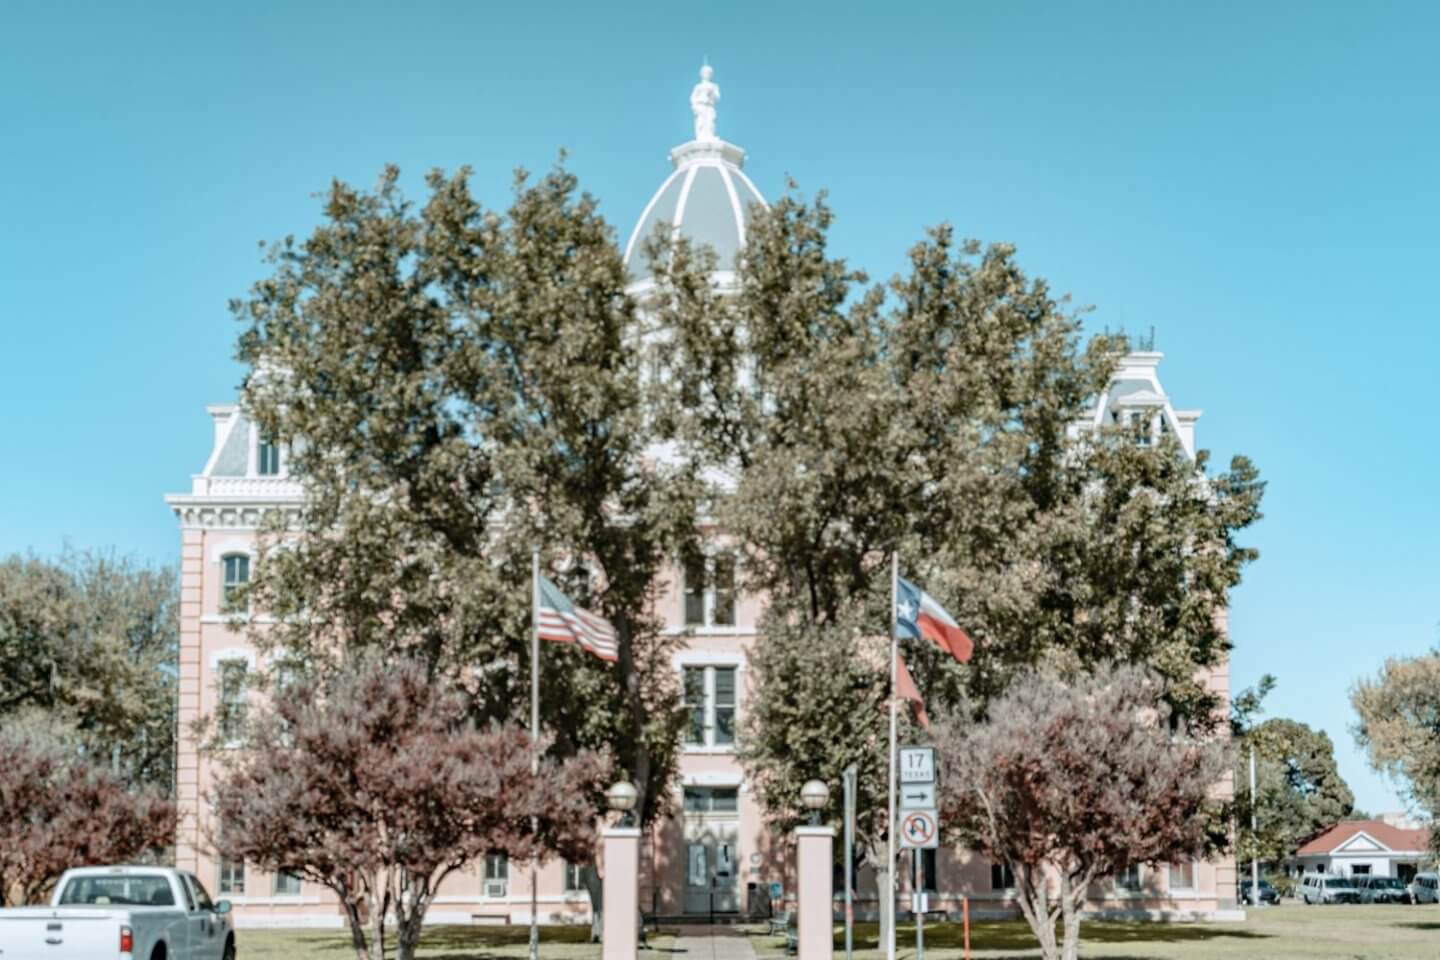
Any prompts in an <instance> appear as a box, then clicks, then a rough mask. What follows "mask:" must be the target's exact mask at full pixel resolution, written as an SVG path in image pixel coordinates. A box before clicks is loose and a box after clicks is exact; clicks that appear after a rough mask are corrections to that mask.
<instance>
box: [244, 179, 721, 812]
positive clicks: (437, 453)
mask: <svg viewBox="0 0 1440 960" xmlns="http://www.w3.org/2000/svg"><path fill="white" fill-rule="evenodd" d="M398 180H399V174H398V171H396V170H395V169H393V168H391V169H387V170H386V171H385V173H384V174H383V176H382V177H381V179H380V182H379V184H378V187H377V188H376V189H375V190H374V191H368V192H367V191H363V190H357V189H354V188H351V187H350V186H347V185H345V184H342V183H335V184H334V185H333V186H332V188H331V190H330V192H329V194H328V197H327V199H326V204H325V219H324V222H323V223H321V224H320V225H319V226H318V227H317V228H316V229H315V230H314V232H313V233H312V234H311V235H310V236H309V237H308V238H306V239H304V240H303V241H298V242H297V241H295V240H293V239H291V240H286V241H285V242H284V243H282V244H279V245H278V246H276V247H275V248H273V249H272V251H271V261H272V263H273V265H274V271H273V273H272V274H271V276H269V277H267V278H266V279H264V280H262V281H260V282H259V283H257V284H256V285H255V286H254V288H253V290H252V292H251V294H250V296H249V297H248V298H246V299H244V300H242V301H239V302H237V303H236V304H235V308H234V309H235V312H236V314H237V316H238V317H239V319H240V320H241V322H242V323H243V325H244V332H243V334H242V335H241V338H240V344H239V356H240V359H241V360H242V361H243V362H244V363H245V364H247V365H248V367H249V369H250V373H249V375H248V376H247V378H246V384H245V391H244V406H245V409H246V410H247V411H248V412H249V414H250V415H251V416H253V417H254V418H255V419H256V421H257V422H258V424H259V425H260V427H261V429H263V430H264V431H265V432H266V433H267V434H268V435H271V436H273V437H275V438H277V439H278V440H279V441H280V442H283V443H287V444H289V446H290V449H291V459H290V465H291V469H292V471H293V472H294V473H295V474H296V475H297V476H298V477H299V479H300V481H301V483H302V484H303V486H304V490H305V494H306V500H305V508H304V511H303V518H302V520H301V522H300V524H299V526H298V527H297V528H295V529H284V528H282V527H280V526H278V525H276V523H275V522H274V521H272V525H271V526H270V528H269V530H268V533H267V536H266V541H267V544H268V546H267V549H266V550H265V552H264V553H263V555H262V558H261V562H260V564H259V565H258V568H257V571H256V575H255V579H254V583H253V585H252V589H251V596H250V597H249V600H250V602H251V604H252V606H254V607H256V608H260V609H265V610H269V611H271V612H273V613H275V614H276V615H277V620H278V622H277V623H276V625H275V626H274V627H273V628H271V629H265V630H260V631H257V633H256V639H257V641H258V642H259V643H260V644H261V645H263V646H265V647H268V648H271V649H274V650H276V651H277V652H279V653H281V654H283V656H284V657H285V658H288V659H289V660H290V661H291V668H292V669H298V670H301V671H319V672H325V671H331V670H334V669H335V668H336V666H337V661H339V660H343V659H344V658H346V657H348V656H351V655H352V654H354V653H356V652H359V651H378V652H379V653H381V654H384V655H394V656H401V655H403V656H405V657H412V658H419V659H420V660H422V661H423V662H424V663H426V664H427V665H428V669H430V670H431V671H433V672H434V673H435V674H436V675H437V676H443V677H446V678H450V679H453V680H455V681H456V682H457V683H459V684H460V685H461V686H462V687H463V688H464V689H466V690H467V691H468V693H469V696H470V700H471V709H472V712H473V715H474V716H475V718H476V719H478V720H492V719H494V720H504V719H512V720H514V719H519V720H522V721H528V703H529V698H528V684H529V666H530V664H529V657H530V654H529V633H530V626H529V624H530V620H529V617H530V611H529V603H530V558H531V551H532V550H536V549H538V550H540V551H541V553H542V561H543V567H544V569H545V572H546V573H547V574H549V575H551V576H552V577H555V578H556V579H559V580H562V581H563V582H564V583H565V584H566V589H567V590H569V591H570V592H571V594H572V597H573V599H574V600H576V601H577V602H579V603H581V604H582V605H584V606H587V607H588V608H590V609H592V610H595V611H596V612H598V613H600V614H602V615H603V616H605V617H606V618H608V619H609V620H610V621H611V622H612V623H613V624H614V625H615V628H616V631H617V633H618V640H619V658H618V661H617V662H615V663H613V664H610V663H605V662H602V661H600V660H597V659H595V658H594V657H591V656H589V655H588V654H586V653H584V652H582V651H581V650H580V649H579V648H578V647H565V646H557V645H552V644H545V645H543V647H544V649H543V650H542V663H543V672H544V683H543V704H542V714H543V716H544V725H545V727H546V728H547V730H548V731H549V732H550V733H551V734H553V737H554V740H553V744H554V745H553V747H552V750H553V751H554V752H555V753H556V754H557V755H561V754H566V753H574V752H576V751H579V750H581V749H583V748H586V747H595V748H607V749H608V750H609V751H610V752H611V754H612V755H613V756H614V757H615V759H616V761H617V763H618V765H619V767H620V768H621V771H622V772H623V773H624V774H625V775H626V776H628V777H630V778H632V779H633V780H634V781H635V783H636V785H637V786H638V788H639V790H640V793H641V811H642V815H643V817H644V819H645V820H646V821H649V820H651V819H652V818H653V817H654V816H655V815H656V814H657V812H658V811H659V810H661V809H663V807H664V804H665V800H666V796H667V791H666V786H667V784H668V783H669V782H670V781H671V779H672V778H673V776H674V771H675V765H676V752H677V745H678V739H679V720H680V714H679V711H678V709H677V704H678V689H677V684H676V681H675V678H674V676H673V673H672V671H671V669H670V655H671V652H672V650H673V648H674V645H675V643H676V642H677V640H676V639H675V638H673V637H670V636H667V635H666V634H664V633H663V632H662V631H661V630H660V624H659V623H658V622H657V621H656V620H655V618H654V616H653V612H652V611H653V601H654V597H655V590H656V589H657V581H658V580H659V576H660V574H661V572H662V569H663V567H664V566H665V564H666V563H667V561H668V559H669V558H670V557H671V556H673V555H674V554H675V553H676V552H680V551H685V550H687V549H689V545H690V544H692V543H693V541H694V538H695V517H696V507H697V500H696V490H697V484H696V483H695V481H694V479H693V477H692V475H691V473H690V471H689V469H688V466H687V467H685V468H683V469H674V468H671V467H669V466H667V465H665V464H661V463H656V462H655V460H654V459H653V457H652V456H651V452H652V448H653V446H654V444H656V443H658V442H659V440H660V436H659V434H658V433H657V431H658V430H659V429H660V428H661V421H660V418H657V417H654V416H652V415H651V412H652V407H653V406H654V403H653V399H654V398H653V397H652V395H651V388H650V387H648V386H647V384H646V382H645V381H644V380H643V379H642V376H641V363H640V355H641V353H640V349H639V348H640V346H641V343H642V341H643V339H644V337H645V335H646V327H645V324H644V322H643V317H642V314H641V312H640V310H639V308H638V306H637V304H636V303H635V302H634V301H633V300H632V299H631V298H630V297H628V296H627V295H626V293H625V287H626V284H627V276H626V273H625V268H624V265H623V263H622V259H621V255H620V252H619V250H618V247H617V245H616V241H615V236H614V232H613V231H612V230H611V228H610V227H609V225H608V224H607V223H606V222H605V221H604V219H603V218H602V217H601V216H600V214H599V212H598V210H597V208H596V203H595V201H594V200H593V199H592V198H591V197H589V196H588V195H585V194H582V193H580V192H579V191H578V189H577V185H576V181H575V178H574V177H573V176H572V175H571V174H569V173H567V172H565V171H564V170H563V169H556V170H554V171H552V172H550V173H548V174H546V175H545V176H543V177H540V178H539V179H538V180H533V181H532V180H530V179H529V178H527V177H526V176H524V175H523V174H522V175H520V176H519V177H518V179H517V182H516V186H515V190H514V195H513V197H512V199H511V202H510V204H509V207H508V209H505V210H499V211H497V210H489V209H486V208H484V207H482V206H481V205H480V203H479V202H478V201H477V200H476V199H475V198H474V197H473V196H472V194H471V192H470V189H469V185H468V181H467V173H466V171H464V170H462V171H460V172H459V173H457V174H455V175H453V176H446V175H443V174H440V173H434V174H431V175H430V176H429V177H428V178H427V184H428V197H427V199H426V201H425V202H424V203H423V205H418V206H417V205H416V204H413V203H412V202H410V201H408V200H406V199H405V198H404V196H403V195H402V192H401V190H400V187H399V184H398Z"/></svg>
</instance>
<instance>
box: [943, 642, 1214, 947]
mask: <svg viewBox="0 0 1440 960" xmlns="http://www.w3.org/2000/svg"><path fill="white" fill-rule="evenodd" d="M1165 687H1166V685H1165V682H1164V681H1163V680H1161V678H1159V677H1158V676H1157V675H1156V674H1154V673H1153V672H1151V671H1148V670H1145V669H1143V668H1140V667H1134V666H1129V667H1121V668H1118V669H1110V668H1106V667H1103V666H1102V667H1099V668H1097V669H1096V670H1095V671H1094V672H1092V673H1090V674H1088V675H1085V676H1083V677H1080V678H1077V679H1075V680H1073V681H1070V682H1067V681H1065V680H1062V679H1060V678H1059V677H1058V676H1056V675H1054V674H1050V673H1035V674H1027V675H1022V676H1021V677H1020V678H1018V679H1017V680H1015V681H1014V682H1012V684H1011V686H1010V687H1009V689H1008V690H1007V691H1006V692H1005V693H1004V694H1002V695H1001V696H1000V697H999V699H998V700H997V701H996V702H995V703H994V704H993V705H992V709H991V711H990V719H989V720H987V721H985V722H982V723H979V724H975V723H972V722H970V721H968V720H958V721H955V720H952V721H950V722H949V723H947V724H946V725H945V726H944V727H942V728H941V729H939V730H938V731H937V732H936V737H935V742H936V762H937V764H940V765H941V768H942V769H943V770H944V771H945V776H944V778H943V779H942V781H941V785H940V789H939V798H938V799H939V802H940V807H941V810H940V814H941V822H942V825H943V826H946V827H949V828H950V829H952V830H955V831H956V832H958V834H959V835H960V837H961V838H963V839H964V841H965V842H966V843H967V845H969V846H970V848H971V849H973V850H976V851H977V852H979V853H980V854H982V855H985V856H989V857H991V858H993V859H995V860H998V861H1001V862H1003V863H1006V864H1008V865H1009V866H1010V868H1011V869H1012V870H1013V871H1014V874H1015V880H1016V886H1017V898H1016V899H1017V902H1018V903H1019V905H1020V908H1021V911H1022V912H1023V913H1024V915H1025V919H1026V920H1027V921H1028V922H1029V924H1030V927H1031V930H1032V931H1033V932H1034V933H1035V936H1036V938H1037V939H1038V940H1039V941H1040V946H1041V950H1042V953H1043V955H1044V956H1045V958H1046V960H1057V958H1064V960H1074V958H1075V956H1076V951H1077V949H1078V946H1079V939H1080V909H1081V907H1082V906H1083V905H1084V903H1085V900H1086V898H1087V896H1088V895H1089V890H1090V887H1091V885H1092V884H1093V883H1095V881H1097V880H1098V879H1100V878H1102V877H1105V876H1108V875H1114V874H1117V873H1119V872H1121V871H1124V870H1125V869H1126V868H1128V867H1130V866H1132V865H1138V864H1142V863H1143V864H1151V865H1156V864H1159V863H1162V862H1178V863H1185V862H1191V861H1194V860H1197V859H1200V858H1202V857H1203V856H1205V855H1206V854H1208V853H1210V852H1211V851H1212V850H1214V849H1215V848H1216V846H1217V845H1221V844H1223V843H1225V842H1226V838H1225V832H1226V827H1227V824H1226V822H1225V817H1224V811H1223V806H1222V804H1221V803H1220V801H1218V800H1216V799H1214V797H1213V796H1212V795H1213V791H1214V786H1215V783H1216V781H1217V780H1218V779H1219V778H1220V776H1221V773H1222V772H1223V771H1224V769H1225V767H1226V764H1227V763H1228V762H1229V761H1228V758H1227V756H1226V750H1225V748H1224V747H1223V746H1222V745H1221V744H1220V743H1218V742H1217V741H1215V740H1213V739H1206V738H1196V737H1192V736H1190V735H1189V731H1188V730H1186V729H1185V727H1184V726H1183V724H1182V725H1181V726H1179V728H1178V729H1177V728H1176V727H1175V726H1174V724H1172V722H1171V721H1172V720H1173V719H1174V718H1173V717H1172V716H1171V714H1170V707H1169V705H1168V704H1167V703H1166V702H1165ZM1052 882H1053V883H1054V884H1055V886H1054V887H1052ZM1057 891H1058V895H1057ZM1057 921H1060V922H1061V923H1062V939H1061V941H1060V942H1059V943H1057V942H1056V936H1055V925H1056V923H1057Z"/></svg>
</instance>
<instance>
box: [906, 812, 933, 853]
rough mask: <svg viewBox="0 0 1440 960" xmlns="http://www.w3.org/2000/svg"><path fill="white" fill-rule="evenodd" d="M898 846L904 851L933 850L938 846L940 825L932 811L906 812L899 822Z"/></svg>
mask: <svg viewBox="0 0 1440 960" xmlns="http://www.w3.org/2000/svg"><path fill="white" fill-rule="evenodd" d="M900 846H901V847H903V848H904V849H906V850H933V849H935V848H936V847H938V846H940V825H939V823H938V821H937V820H936V818H935V811H934V810H908V811H906V813H905V816H904V818H903V819H902V820H901V821H900Z"/></svg>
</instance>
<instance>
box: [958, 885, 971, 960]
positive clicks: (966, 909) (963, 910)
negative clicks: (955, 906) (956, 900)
mask: <svg viewBox="0 0 1440 960" xmlns="http://www.w3.org/2000/svg"><path fill="white" fill-rule="evenodd" d="M960 914H961V916H962V917H963V918H964V920H965V960H970V898H969V897H961V898H960Z"/></svg>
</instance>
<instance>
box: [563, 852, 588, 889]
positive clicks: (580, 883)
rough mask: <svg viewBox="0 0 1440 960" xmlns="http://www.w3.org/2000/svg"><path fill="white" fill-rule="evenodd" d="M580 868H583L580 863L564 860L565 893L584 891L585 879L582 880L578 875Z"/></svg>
mask: <svg viewBox="0 0 1440 960" xmlns="http://www.w3.org/2000/svg"><path fill="white" fill-rule="evenodd" d="M582 869H584V868H583V866H582V865H581V864H578V863H571V862H570V861H569V860H566V861H565V892H566V893H580V892H582V891H584V889H585V881H584V880H583V879H582V878H581V876H580V871H581V870H582Z"/></svg>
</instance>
